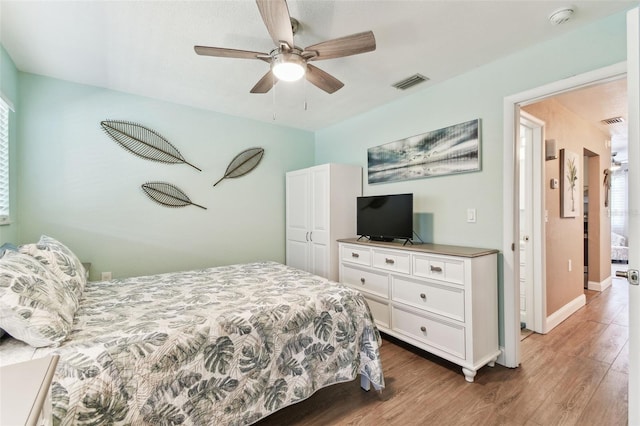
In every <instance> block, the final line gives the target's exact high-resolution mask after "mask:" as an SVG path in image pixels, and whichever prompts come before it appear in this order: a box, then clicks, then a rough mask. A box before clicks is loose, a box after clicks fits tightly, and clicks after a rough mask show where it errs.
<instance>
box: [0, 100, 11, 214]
mask: <svg viewBox="0 0 640 426" xmlns="http://www.w3.org/2000/svg"><path fill="white" fill-rule="evenodd" d="M8 222H9V105H8V104H7V103H6V102H5V101H4V100H3V99H2V98H1V97H0V224H3V223H8Z"/></svg>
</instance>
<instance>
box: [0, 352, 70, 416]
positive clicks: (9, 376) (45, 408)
mask: <svg viewBox="0 0 640 426" xmlns="http://www.w3.org/2000/svg"><path fill="white" fill-rule="evenodd" d="M58 358H60V357H59V356H58V355H52V356H47V357H44V358H38V359H34V360H31V361H25V362H19V363H17V364H11V365H6V366H4V367H0V425H29V426H31V425H34V426H35V425H38V426H40V425H50V424H51V414H52V412H51V393H50V388H51V381H52V379H53V373H54V372H55V371H56V366H57V365H58Z"/></svg>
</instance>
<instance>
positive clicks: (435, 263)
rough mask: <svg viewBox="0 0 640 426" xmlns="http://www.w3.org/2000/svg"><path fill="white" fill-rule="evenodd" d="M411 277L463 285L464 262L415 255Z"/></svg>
mask: <svg viewBox="0 0 640 426" xmlns="http://www.w3.org/2000/svg"><path fill="white" fill-rule="evenodd" d="M413 275H415V276H416V277H425V278H432V279H437V280H442V281H447V282H450V283H455V284H464V262H463V261H461V260H456V259H451V258H446V257H435V256H427V255H422V254H415V255H414V256H413Z"/></svg>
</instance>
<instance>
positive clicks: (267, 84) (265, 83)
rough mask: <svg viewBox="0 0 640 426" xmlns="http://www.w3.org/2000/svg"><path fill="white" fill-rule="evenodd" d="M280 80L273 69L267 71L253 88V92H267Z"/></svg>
mask: <svg viewBox="0 0 640 426" xmlns="http://www.w3.org/2000/svg"><path fill="white" fill-rule="evenodd" d="M277 82H278V77H276V76H275V75H273V73H272V72H271V70H269V72H267V73H266V74H265V75H263V76H262V78H261V79H260V80H259V81H258V82H257V83H256V85H255V86H253V88H252V89H251V93H267V92H268V91H269V90H271V88H272V87H273V86H275V85H276V83H277Z"/></svg>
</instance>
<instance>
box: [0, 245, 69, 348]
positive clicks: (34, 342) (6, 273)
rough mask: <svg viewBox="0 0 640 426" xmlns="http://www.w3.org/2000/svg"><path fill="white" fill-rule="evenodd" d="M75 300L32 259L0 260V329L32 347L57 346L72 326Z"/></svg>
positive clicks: (13, 255)
mask: <svg viewBox="0 0 640 426" xmlns="http://www.w3.org/2000/svg"><path fill="white" fill-rule="evenodd" d="M77 309H78V297H77V295H76V294H75V293H74V292H73V291H72V289H71V287H69V286H68V285H66V284H65V283H63V282H62V281H60V279H59V278H58V277H56V276H55V275H54V274H53V273H52V272H50V271H49V270H48V269H47V268H46V266H44V265H43V264H42V263H40V262H38V261H37V260H36V259H34V258H33V257H31V256H29V255H26V254H23V253H18V252H8V253H6V254H5V255H4V256H3V257H2V258H1V259H0V328H2V329H3V330H5V331H6V332H7V333H9V334H10V335H12V336H13V337H15V338H16V339H18V340H22V341H23V342H25V343H28V344H29V345H31V346H34V347H42V346H57V345H59V344H60V342H62V341H63V340H64V339H65V338H66V337H67V335H68V334H69V332H70V331H71V326H72V324H73V316H74V315H75V312H76V310H77Z"/></svg>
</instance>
